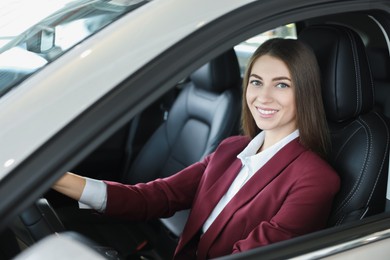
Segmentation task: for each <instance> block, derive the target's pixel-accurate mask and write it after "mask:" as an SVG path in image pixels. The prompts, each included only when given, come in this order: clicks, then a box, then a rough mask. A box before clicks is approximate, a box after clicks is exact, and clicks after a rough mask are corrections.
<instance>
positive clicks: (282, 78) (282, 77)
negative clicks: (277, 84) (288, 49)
mask: <svg viewBox="0 0 390 260" xmlns="http://www.w3.org/2000/svg"><path fill="white" fill-rule="evenodd" d="M249 77H255V78H258V79H261V80H262V79H263V78H262V77H260V76H259V75H257V74H253V73H252V74H250V75H249ZM279 80H288V81H291V79H290V78H289V77H285V76H280V77H276V78H273V79H272V81H279Z"/></svg>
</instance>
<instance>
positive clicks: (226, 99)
mask: <svg viewBox="0 0 390 260" xmlns="http://www.w3.org/2000/svg"><path fill="white" fill-rule="evenodd" d="M240 113H241V76H240V69H239V64H238V60H237V56H236V54H235V52H234V50H233V49H231V50H229V51H227V52H225V53H223V54H222V55H220V56H219V57H217V58H215V59H213V60H212V61H210V62H209V63H207V64H205V65H204V66H202V67H201V68H199V69H198V70H196V71H195V72H194V73H192V74H191V75H190V82H189V83H188V84H187V85H186V86H185V87H184V88H183V89H182V91H181V92H180V94H179V96H178V97H177V99H176V100H175V102H174V104H173V106H172V108H171V110H170V112H169V117H168V119H167V120H166V121H165V122H164V123H163V124H162V125H161V126H160V127H159V128H158V129H157V130H156V132H155V133H154V134H153V135H152V136H151V138H150V139H149V140H148V141H147V143H146V144H145V146H144V147H143V148H142V150H141V151H140V152H139V154H138V155H137V157H136V158H135V159H134V162H133V164H132V166H131V168H130V170H129V171H128V172H127V173H126V176H125V178H124V182H125V183H131V184H134V183H138V182H148V181H151V180H154V179H156V178H162V177H167V176H170V175H172V174H174V173H176V172H178V171H180V170H182V169H183V168H185V167H187V166H189V165H191V164H192V163H194V162H197V161H199V160H201V159H202V158H203V157H205V156H206V155H208V154H209V153H211V152H213V151H214V149H215V148H216V147H217V145H218V144H219V143H220V141H221V140H222V139H224V138H226V137H228V136H230V135H233V134H237V133H238V127H239V119H240ZM187 215H188V211H180V212H178V213H176V214H175V215H174V216H173V217H171V218H165V219H161V221H162V222H163V223H164V225H166V227H167V228H168V230H170V232H172V234H174V235H175V236H179V235H180V234H181V232H182V229H183V227H184V224H185V222H186V219H187Z"/></svg>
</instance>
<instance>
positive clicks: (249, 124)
mask: <svg viewBox="0 0 390 260" xmlns="http://www.w3.org/2000/svg"><path fill="white" fill-rule="evenodd" d="M263 55H270V56H272V57H275V58H277V59H280V60H282V61H283V62H284V63H285V64H286V66H287V68H288V69H289V71H290V74H291V80H292V83H293V84H294V86H295V100H296V111H297V115H296V118H297V126H298V129H299V135H300V137H299V138H300V142H301V143H302V145H304V146H305V147H306V148H308V149H310V150H312V151H314V152H316V153H317V154H318V155H320V156H321V157H324V158H325V157H326V154H327V152H328V149H329V146H330V136H329V130H328V125H327V122H326V116H325V110H324V106H323V102H322V95H321V85H320V84H321V83H320V71H319V67H318V64H317V60H316V57H315V55H314V53H313V51H312V50H311V49H310V48H309V47H308V46H306V45H305V44H304V43H302V42H300V41H299V40H293V39H282V38H274V39H270V40H268V41H266V42H264V43H263V44H262V45H261V46H260V47H259V48H258V49H257V50H256V51H255V52H254V54H253V55H252V57H251V58H250V60H249V63H248V66H247V69H246V72H245V75H244V80H243V95H242V116H241V127H242V130H243V133H244V134H245V135H248V136H249V137H250V138H253V137H255V136H256V135H257V134H258V133H259V132H260V131H261V130H260V129H259V128H258V127H257V125H256V122H255V120H254V119H253V117H252V115H251V112H250V110H249V108H248V105H247V100H246V90H247V87H248V81H249V75H250V73H251V70H252V67H253V64H254V62H255V61H256V60H257V59H258V58H259V57H261V56H263Z"/></svg>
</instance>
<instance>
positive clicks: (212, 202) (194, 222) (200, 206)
mask: <svg viewBox="0 0 390 260" xmlns="http://www.w3.org/2000/svg"><path fill="white" fill-rule="evenodd" d="M248 143H249V141H241V142H240V143H239V144H237V145H235V147H232V149H231V151H230V152H229V155H225V156H222V157H224V158H218V160H222V161H223V162H226V160H227V158H229V157H231V158H232V159H231V160H233V162H232V163H231V164H230V166H228V168H227V169H219V172H221V174H220V175H219V176H218V177H217V178H216V180H215V181H214V182H213V183H212V184H210V185H208V184H207V185H202V186H201V187H200V190H198V194H197V196H196V200H195V203H194V205H193V206H192V209H191V214H190V215H189V218H188V220H187V224H186V225H185V227H184V231H183V234H182V236H181V238H180V241H179V244H178V246H177V248H176V252H178V251H180V250H181V249H182V248H183V247H184V246H185V245H186V244H187V243H188V242H189V241H190V240H191V238H193V237H194V236H196V234H198V232H199V231H200V229H201V228H202V225H203V224H204V222H205V221H206V219H207V218H208V217H209V216H210V214H211V211H212V210H213V209H214V207H215V206H216V205H217V203H218V202H219V200H220V199H221V198H222V196H223V195H224V194H225V193H226V192H227V190H228V188H229V187H230V185H231V183H232V182H233V180H234V179H235V178H236V176H237V174H238V172H239V171H240V169H241V167H242V164H241V161H240V160H239V159H237V154H238V153H240V152H241V151H242V149H244V147H245V146H246V145H247V144H248ZM224 164H225V165H226V163H224Z"/></svg>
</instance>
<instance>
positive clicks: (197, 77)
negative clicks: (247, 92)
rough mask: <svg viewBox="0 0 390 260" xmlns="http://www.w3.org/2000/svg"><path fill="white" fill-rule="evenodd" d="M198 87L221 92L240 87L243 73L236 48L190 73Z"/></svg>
mask: <svg viewBox="0 0 390 260" xmlns="http://www.w3.org/2000/svg"><path fill="white" fill-rule="evenodd" d="M190 79H191V80H192V82H193V83H194V85H195V86H196V87H197V88H201V89H204V90H207V91H211V92H217V93H221V92H223V91H225V90H226V89H229V88H237V87H239V84H240V80H241V75H240V67H239V64H238V60H237V56H236V53H235V51H234V49H230V50H229V51H227V52H225V53H223V54H222V55H220V56H218V57H216V58H215V59H213V60H211V61H210V62H208V63H206V64H205V65H203V66H202V67H200V68H199V69H197V70H196V71H195V72H193V73H192V74H191V75H190Z"/></svg>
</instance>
